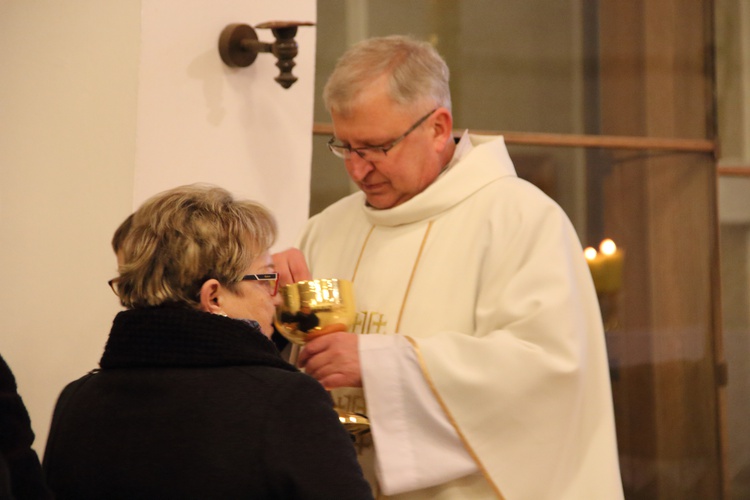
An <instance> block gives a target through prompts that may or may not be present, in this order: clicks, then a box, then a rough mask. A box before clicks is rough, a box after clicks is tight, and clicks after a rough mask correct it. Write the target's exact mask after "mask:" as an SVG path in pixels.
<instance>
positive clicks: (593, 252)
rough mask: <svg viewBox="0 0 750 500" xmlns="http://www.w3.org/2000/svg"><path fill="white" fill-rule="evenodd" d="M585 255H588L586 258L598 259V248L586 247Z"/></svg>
mask: <svg viewBox="0 0 750 500" xmlns="http://www.w3.org/2000/svg"><path fill="white" fill-rule="evenodd" d="M583 256H584V257H586V260H594V259H596V248H594V247H586V249H585V250H584V251H583Z"/></svg>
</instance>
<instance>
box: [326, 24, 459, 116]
mask: <svg viewBox="0 0 750 500" xmlns="http://www.w3.org/2000/svg"><path fill="white" fill-rule="evenodd" d="M384 74H385V75H387V77H388V83H389V92H390V97H391V99H393V101H394V102H396V103H397V104H400V105H404V106H412V105H420V104H422V103H423V102H425V101H429V104H430V105H433V106H442V107H444V108H447V109H448V110H450V109H451V95H450V87H449V79H450V71H449V70H448V65H447V64H446V63H445V61H444V60H443V58H442V57H441V56H440V54H438V52H437V51H436V50H435V48H434V47H433V46H432V45H430V44H429V43H427V42H423V41H419V40H416V39H414V38H412V37H409V36H403V35H393V36H387V37H381V38H370V39H368V40H363V41H362V42H359V43H357V44H356V45H354V46H352V47H351V48H350V49H349V50H347V51H346V52H345V53H344V55H342V56H341V58H340V59H339V60H338V62H337V63H336V67H335V68H334V70H333V73H331V76H330V77H329V78H328V82H327V83H326V85H325V88H324V89H323V100H324V102H325V106H326V109H327V110H328V112H329V113H330V112H335V113H339V114H343V115H346V114H348V113H349V112H351V110H352V107H353V106H354V104H355V101H356V99H357V96H358V94H359V93H360V92H361V91H362V90H363V89H365V88H366V87H367V86H368V85H369V84H370V83H372V82H373V81H374V80H376V79H377V78H378V77H379V76H381V75H384Z"/></svg>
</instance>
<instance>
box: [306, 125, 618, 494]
mask: <svg viewBox="0 0 750 500" xmlns="http://www.w3.org/2000/svg"><path fill="white" fill-rule="evenodd" d="M467 141H470V142H468V143H467ZM300 248H301V250H302V251H303V253H304V254H305V256H306V259H307V261H308V264H309V266H310V269H311V271H312V274H313V276H314V277H316V278H340V279H350V280H353V282H354V294H355V298H356V302H357V310H358V318H357V324H356V326H355V328H354V331H355V332H356V333H363V334H368V335H363V336H362V337H361V338H360V342H359V346H360V348H359V351H360V359H361V363H362V376H363V392H362V391H361V390H357V389H344V390H339V391H335V399H336V400H337V402H338V404H339V405H341V406H344V407H347V408H348V409H350V410H355V411H362V412H364V413H366V414H367V415H368V416H369V418H370V420H371V422H372V437H373V441H374V451H375V460H374V464H368V463H367V461H365V462H363V467H365V468H368V467H373V466H374V467H376V469H377V474H378V482H379V485H380V486H379V488H380V490H381V491H382V492H383V493H386V494H389V495H391V494H393V497H394V498H404V499H406V498H409V499H412V498H430V499H440V498H461V499H463V498H505V499H507V500H520V499H529V500H545V499H549V500H589V499H592V500H594V499H596V500H599V499H602V500H617V499H621V498H623V492H622V483H621V479H620V473H619V465H618V456H617V445H616V438H615V427H614V417H613V410H612V398H611V388H610V381H609V371H608V365H607V355H606V349H605V345H604V334H603V329H602V321H601V316H600V312H599V308H598V304H597V298H596V293H595V291H594V287H593V284H592V280H591V276H590V273H589V270H588V267H587V265H586V262H585V260H584V257H583V252H582V249H581V245H580V243H579V241H578V238H577V236H576V233H575V231H574V229H573V227H572V225H571V223H570V221H569V220H568V218H567V217H566V215H565V213H564V212H563V210H562V209H561V208H560V207H559V206H558V205H557V204H556V203H555V202H554V201H553V200H551V199H550V198H549V197H547V196H546V195H545V194H543V193H542V192H541V191H540V190H538V189H537V188H536V187H534V186H533V185H531V184H529V183H528V182H526V181H524V180H522V179H519V178H518V177H517V176H516V174H515V170H514V168H513V164H512V162H511V160H510V158H509V156H508V153H507V149H506V148H505V143H504V141H503V139H502V137H488V136H485V137H481V136H468V134H465V137H464V138H463V139H462V140H461V143H459V145H458V147H457V153H456V156H455V157H454V161H452V162H451V164H450V166H449V168H448V169H446V170H445V171H444V172H443V173H442V174H441V176H440V177H439V178H438V179H437V180H436V181H435V182H433V183H432V184H431V185H430V186H429V187H428V188H427V189H426V190H425V191H423V192H422V193H420V194H418V195H417V196H415V197H414V198H412V199H410V200H408V201H406V202H405V203H403V204H401V205H398V206H396V207H394V208H391V209H387V210H377V209H374V208H371V207H368V206H366V204H365V197H364V195H363V193H355V194H353V195H350V196H348V197H346V198H344V199H342V200H340V201H338V202H337V203H335V204H333V205H332V206H330V207H328V208H327V209H326V210H324V211H323V212H321V213H320V214H318V215H316V216H314V217H313V218H311V219H310V221H309V222H308V224H307V226H306V228H305V231H304V234H303V236H302V238H301V240H300ZM375 334H381V335H375ZM394 334H395V335H394ZM363 394H364V396H365V397H364V399H363V397H362V395H363ZM365 399H366V402H367V403H366V405H365V401H364V400H365ZM365 454H366V453H365ZM389 498H390V497H389Z"/></svg>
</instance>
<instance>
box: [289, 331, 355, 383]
mask: <svg viewBox="0 0 750 500" xmlns="http://www.w3.org/2000/svg"><path fill="white" fill-rule="evenodd" d="M297 364H298V365H299V366H300V368H304V369H305V372H306V373H307V374H309V375H311V376H313V377H315V379H317V380H318V382H320V383H321V384H323V387H325V388H326V389H336V388H338V387H362V371H361V368H360V364H359V335H357V334H355V333H349V332H336V333H329V334H328V335H322V336H319V337H316V338H314V339H313V340H310V341H309V342H308V343H307V344H305V348H304V349H303V350H302V353H301V354H300V356H299V360H298V362H297Z"/></svg>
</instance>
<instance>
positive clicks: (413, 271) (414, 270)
mask: <svg viewBox="0 0 750 500" xmlns="http://www.w3.org/2000/svg"><path fill="white" fill-rule="evenodd" d="M433 222H435V221H430V222H429V223H428V224H427V229H426V230H425V232H424V236H423V237H422V244H421V245H419V253H417V259H416V260H415V261H414V267H412V269H411V276H409V283H408V284H407V285H406V293H404V300H402V301H401V310H400V311H399V312H398V320H396V333H398V332H399V331H400V330H401V317H402V316H403V315H404V308H405V307H406V299H407V298H408V297H409V291H410V290H411V282H412V281H414V275H415V274H417V266H418V265H419V260H420V259H421V258H422V250H424V245H425V243H426V242H427V236H428V235H429V234H430V229H432V223H433Z"/></svg>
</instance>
